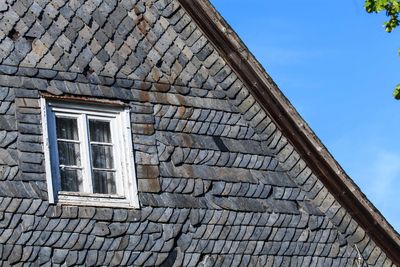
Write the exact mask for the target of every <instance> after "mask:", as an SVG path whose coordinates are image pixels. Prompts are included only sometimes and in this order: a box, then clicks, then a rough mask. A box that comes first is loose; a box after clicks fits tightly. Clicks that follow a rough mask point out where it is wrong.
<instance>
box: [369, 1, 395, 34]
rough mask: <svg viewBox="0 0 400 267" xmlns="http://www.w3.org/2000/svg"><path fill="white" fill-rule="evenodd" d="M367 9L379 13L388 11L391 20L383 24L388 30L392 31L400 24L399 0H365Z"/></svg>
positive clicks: (387, 14)
mask: <svg viewBox="0 0 400 267" xmlns="http://www.w3.org/2000/svg"><path fill="white" fill-rule="evenodd" d="M364 7H365V10H366V11H367V12H368V13H379V12H381V11H386V16H388V17H389V20H388V21H386V22H385V23H384V24H383V25H384V26H385V30H386V31H387V32H392V31H393V30H394V29H395V28H396V27H397V26H399V24H400V20H399V13H400V1H399V0H365V4H364Z"/></svg>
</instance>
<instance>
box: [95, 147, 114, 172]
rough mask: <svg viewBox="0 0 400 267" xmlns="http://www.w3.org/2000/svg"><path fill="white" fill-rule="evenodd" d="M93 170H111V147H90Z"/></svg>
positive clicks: (112, 166) (112, 163) (112, 165)
mask: <svg viewBox="0 0 400 267" xmlns="http://www.w3.org/2000/svg"><path fill="white" fill-rule="evenodd" d="M91 147H92V162H93V168H101V169H113V168H114V159H113V154H112V152H113V151H112V150H113V147H112V146H104V145H91Z"/></svg>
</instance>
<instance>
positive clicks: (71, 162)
mask: <svg viewBox="0 0 400 267" xmlns="http://www.w3.org/2000/svg"><path fill="white" fill-rule="evenodd" d="M57 144H58V157H59V160H60V165H68V166H80V165H81V156H80V153H79V144H76V143H69V142H60V141H59V142H57Z"/></svg>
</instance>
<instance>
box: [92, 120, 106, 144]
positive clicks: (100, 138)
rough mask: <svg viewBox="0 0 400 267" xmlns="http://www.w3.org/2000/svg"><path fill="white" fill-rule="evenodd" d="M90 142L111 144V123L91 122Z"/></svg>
mask: <svg viewBox="0 0 400 267" xmlns="http://www.w3.org/2000/svg"><path fill="white" fill-rule="evenodd" d="M89 129H90V141H93V142H102V143H111V131H110V123H109V122H107V121H97V120H89Z"/></svg>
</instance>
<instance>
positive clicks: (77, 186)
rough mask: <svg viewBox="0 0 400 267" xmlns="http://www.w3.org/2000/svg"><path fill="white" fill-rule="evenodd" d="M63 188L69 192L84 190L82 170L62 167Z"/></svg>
mask: <svg viewBox="0 0 400 267" xmlns="http://www.w3.org/2000/svg"><path fill="white" fill-rule="evenodd" d="M60 174H61V190H62V191H69V192H82V191H83V188H82V176H81V171H80V170H77V169H68V168H60Z"/></svg>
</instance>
